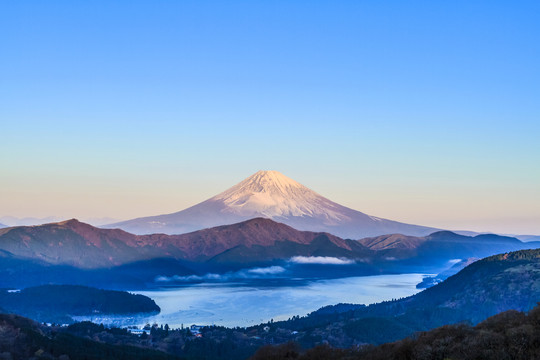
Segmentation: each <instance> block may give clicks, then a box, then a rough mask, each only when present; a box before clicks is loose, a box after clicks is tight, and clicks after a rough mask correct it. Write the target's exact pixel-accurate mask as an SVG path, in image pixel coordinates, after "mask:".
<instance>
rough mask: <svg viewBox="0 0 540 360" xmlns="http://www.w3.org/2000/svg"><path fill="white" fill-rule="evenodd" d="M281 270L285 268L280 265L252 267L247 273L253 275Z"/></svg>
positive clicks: (280, 271)
mask: <svg viewBox="0 0 540 360" xmlns="http://www.w3.org/2000/svg"><path fill="white" fill-rule="evenodd" d="M282 272H285V269H284V268H282V267H281V266H269V267H265V268H253V269H249V270H247V273H249V274H255V275H275V274H280V273H282Z"/></svg>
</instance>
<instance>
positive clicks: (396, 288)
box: [93, 274, 424, 328]
mask: <svg viewBox="0 0 540 360" xmlns="http://www.w3.org/2000/svg"><path fill="white" fill-rule="evenodd" d="M423 276H424V275H423V274H401V275H378V276H362V277H351V278H341V279H333V280H316V281H311V282H307V283H306V282H301V284H302V285H299V286H280V287H275V286H273V287H268V286H260V284H259V285H253V284H239V283H220V284H215V283H214V284H208V283H206V284H197V285H191V286H185V287H176V288H166V289H160V290H153V291H136V292H134V293H137V294H143V295H146V296H148V297H150V298H152V299H153V300H154V301H155V302H156V303H157V304H158V305H159V307H161V313H160V314H159V315H156V316H151V317H145V318H138V319H134V318H116V319H97V318H96V319H93V320H94V321H98V322H99V321H103V322H104V323H107V322H108V323H115V325H117V326H118V325H128V324H137V325H141V324H145V323H147V322H149V323H154V322H156V323H158V324H169V326H171V327H173V328H178V327H180V326H181V325H182V324H183V325H184V326H188V325H191V324H200V325H212V324H215V325H224V326H229V327H234V326H250V325H256V324H259V323H262V322H267V321H269V320H270V319H274V320H287V319H288V318H290V317H292V316H294V315H301V316H303V315H306V314H308V313H310V312H312V311H315V310H317V309H319V308H321V307H322V306H325V305H331V304H337V303H355V304H372V303H375V302H380V301H383V300H390V299H395V298H400V297H405V296H409V295H412V294H415V293H416V292H418V290H417V289H416V284H418V283H419V282H420V281H422V278H423Z"/></svg>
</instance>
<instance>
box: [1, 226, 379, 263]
mask: <svg viewBox="0 0 540 360" xmlns="http://www.w3.org/2000/svg"><path fill="white" fill-rule="evenodd" d="M321 235H324V238H325V239H326V241H328V242H329V243H331V244H333V245H334V246H336V247H338V248H341V249H343V251H344V252H345V253H350V254H351V256H354V253H356V252H357V251H358V249H363V250H366V251H369V250H367V249H365V248H364V247H363V246H361V245H360V244H357V243H355V242H354V241H352V240H343V239H341V238H338V237H336V236H333V235H330V234H324V233H315V232H309V231H298V230H295V229H293V228H291V227H290V226H287V225H284V224H281V223H277V222H275V221H272V220H269V219H263V218H256V219H252V220H248V221H244V222H241V223H237V224H232V225H225V226H219V227H216V228H210V229H204V230H200V231H196V232H192V233H188V234H183V235H165V234H153V235H134V234H130V233H128V232H125V231H123V230H120V229H100V228H96V227H93V226H91V225H88V224H85V223H81V222H79V221H77V220H75V219H72V220H67V221H62V222H59V223H51V224H45V225H39V226H20V227H12V228H7V229H1V230H0V251H1V252H3V253H4V256H14V257H18V258H30V259H36V260H41V261H45V262H47V263H51V264H66V265H73V266H77V267H81V268H100V267H110V266H116V265H121V264H125V263H128V262H133V261H138V260H146V259H152V258H164V257H167V258H175V259H186V260H194V261H204V260H207V259H209V258H212V257H214V256H216V255H218V254H220V253H222V252H224V251H227V250H229V249H232V248H235V247H238V246H242V247H245V248H248V249H249V248H252V247H253V246H259V247H272V246H274V245H276V243H280V244H281V243H283V242H291V243H296V244H302V245H309V244H311V243H312V242H313V241H314V240H315V239H318V238H320V237H321ZM351 247H354V251H351V250H352V248H351ZM294 255H296V254H279V256H282V258H287V257H290V256H294Z"/></svg>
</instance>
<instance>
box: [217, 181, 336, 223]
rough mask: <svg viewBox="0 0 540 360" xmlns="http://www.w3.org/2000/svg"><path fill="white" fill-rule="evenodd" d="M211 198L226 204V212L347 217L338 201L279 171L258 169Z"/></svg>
mask: <svg viewBox="0 0 540 360" xmlns="http://www.w3.org/2000/svg"><path fill="white" fill-rule="evenodd" d="M210 201H219V202H222V203H223V204H225V205H226V208H225V209H224V210H223V211H224V212H230V213H235V214H239V215H244V216H252V215H253V216H260V215H263V216H266V217H269V218H280V217H288V216H322V217H324V218H325V219H326V220H330V221H332V220H334V221H335V220H344V219H345V218H346V216H345V215H344V214H342V213H340V212H339V209H338V208H339V205H338V204H336V203H334V202H332V201H330V200H328V199H326V198H324V197H322V196H321V195H319V194H317V193H316V192H314V191H313V190H310V189H309V188H307V187H305V186H304V185H302V184H300V183H298V182H296V181H294V180H293V179H291V178H288V177H287V176H285V175H283V174H282V173H280V172H278V171H262V170H261V171H258V172H256V173H255V174H253V175H251V176H250V177H248V178H247V179H245V180H244V181H242V182H240V183H239V184H237V185H235V186H233V187H232V188H230V189H228V190H226V191H224V192H222V193H221V194H219V195H217V196H215V197H213V198H211V199H210Z"/></svg>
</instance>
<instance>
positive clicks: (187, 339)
mask: <svg viewBox="0 0 540 360" xmlns="http://www.w3.org/2000/svg"><path fill="white" fill-rule="evenodd" d="M289 320H291V322H286V323H284V322H279V323H274V321H273V320H270V321H269V322H267V323H263V324H259V325H256V326H251V327H246V328H243V327H236V328H227V327H224V326H217V325H196V324H193V325H190V326H186V327H184V326H183V325H182V326H181V327H180V328H176V329H173V328H171V327H170V326H169V325H168V324H161V325H159V324H157V323H154V324H152V325H151V324H149V323H148V324H146V325H145V326H143V327H140V326H135V325H128V326H123V327H115V326H114V325H103V324H98V323H96V322H91V321H80V322H76V323H74V324H54V323H44V324H43V325H46V326H47V327H49V328H51V330H53V331H65V332H69V333H72V334H74V335H78V336H83V337H89V338H91V339H93V340H97V341H101V342H109V343H115V344H118V343H122V344H132V345H133V344H138V345H146V346H151V347H154V348H159V349H162V350H164V351H170V349H171V348H177V347H181V348H183V349H184V348H185V346H186V345H187V344H188V343H191V342H193V341H196V340H200V341H203V343H204V342H206V341H210V342H212V343H217V344H219V343H222V344H226V343H231V342H232V343H234V344H236V345H239V346H247V347H259V346H262V345H268V344H282V343H287V342H289V341H298V340H299V339H300V338H301V337H303V336H305V335H306V334H305V333H304V332H303V331H296V330H294V329H292V328H289V327H290V325H292V324H294V321H295V320H300V317H299V316H294V317H292V318H291V319H289ZM278 324H279V325H278ZM285 324H287V325H285ZM310 335H315V334H310ZM320 335H322V334H320ZM321 337H322V336H321ZM113 339H114V340H113Z"/></svg>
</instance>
